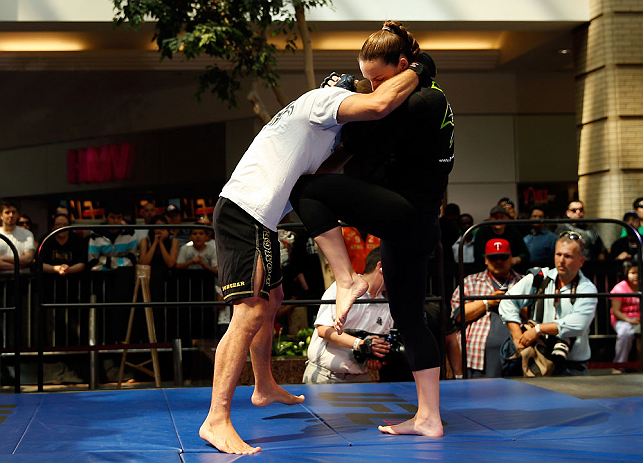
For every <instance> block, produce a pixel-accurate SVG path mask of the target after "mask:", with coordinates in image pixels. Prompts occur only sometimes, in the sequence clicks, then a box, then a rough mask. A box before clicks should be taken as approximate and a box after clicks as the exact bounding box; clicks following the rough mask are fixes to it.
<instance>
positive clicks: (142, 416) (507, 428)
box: [0, 379, 643, 463]
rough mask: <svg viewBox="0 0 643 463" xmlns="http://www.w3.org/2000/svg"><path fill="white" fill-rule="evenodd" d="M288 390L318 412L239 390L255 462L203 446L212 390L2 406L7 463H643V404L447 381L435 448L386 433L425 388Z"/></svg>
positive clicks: (55, 398)
mask: <svg viewBox="0 0 643 463" xmlns="http://www.w3.org/2000/svg"><path fill="white" fill-rule="evenodd" d="M286 388H287V389H288V390H289V391H290V392H292V393H293V394H305V395H306V401H305V402H304V403H303V404H300V405H293V406H290V407H289V406H285V405H281V404H273V405H269V406H267V407H263V408H259V407H255V406H253V405H252V404H251V403H250V397H251V394H252V390H253V389H252V387H240V388H238V389H237V391H236V394H235V396H234V402H233V414H232V420H233V423H234V425H235V427H236V429H237V431H238V432H239V434H240V435H241V437H242V438H243V439H244V440H246V442H248V443H249V444H250V445H254V446H260V447H261V448H262V450H263V451H262V452H261V453H260V454H257V455H252V456H245V457H239V456H234V455H225V454H221V453H219V452H218V451H217V450H216V449H214V448H213V447H212V446H210V445H209V444H207V443H206V442H204V441H203V440H201V439H200V438H199V436H198V429H199V427H200V425H201V423H202V421H203V419H204V418H205V416H206V414H207V411H208V407H209V403H210V389H209V388H190V389H168V390H160V389H153V390H128V391H101V392H79V393H57V394H32V395H31V394H22V395H0V436H2V439H0V461H2V462H5V461H6V462H7V463H15V462H27V461H29V462H34V461H35V462H37V463H49V462H51V463H53V462H56V463H58V462H60V461H64V462H65V463H75V462H115V461H127V462H134V463H139V462H140V463H147V462H158V463H166V462H180V461H182V462H185V463H196V462H199V463H201V462H203V463H205V462H208V463H209V462H228V461H237V460H238V459H241V458H252V459H253V461H254V462H264V461H265V462H273V461H274V462H277V461H279V462H284V461H298V462H304V463H305V462H321V461H331V460H333V461H336V460H337V459H338V458H339V459H346V460H349V461H354V462H362V461H363V462H367V461H368V462H374V461H415V460H418V461H419V460H422V461H433V460H435V461H437V460H440V461H447V462H448V461H471V460H475V461H494V462H503V461H507V462H512V463H513V462H515V460H516V459H524V457H525V455H528V457H529V459H530V460H532V459H538V460H539V461H543V462H549V461H552V462H553V461H561V460H563V459H567V460H572V461H578V460H585V461H643V398H630V399H600V400H581V399H577V398H574V397H570V396H567V395H565V394H560V393H557V392H553V391H550V390H547V389H543V388H540V387H537V386H533V385H529V384H525V383H522V382H518V381H511V380H503V379H480V380H466V381H445V382H442V383H441V385H440V394H441V415H442V419H443V422H444V425H445V426H444V430H445V436H444V437H443V438H439V439H434V438H426V437H420V436H389V435H385V434H382V433H380V432H379V431H378V430H377V426H378V425H380V424H391V423H396V422H400V421H403V420H406V419H408V418H410V417H411V416H413V413H414V412H415V410H416V397H415V386H414V384H413V383H390V384H334V385H314V386H313V385H310V386H309V385H295V386H287V387H286ZM642 394H643V391H642Z"/></svg>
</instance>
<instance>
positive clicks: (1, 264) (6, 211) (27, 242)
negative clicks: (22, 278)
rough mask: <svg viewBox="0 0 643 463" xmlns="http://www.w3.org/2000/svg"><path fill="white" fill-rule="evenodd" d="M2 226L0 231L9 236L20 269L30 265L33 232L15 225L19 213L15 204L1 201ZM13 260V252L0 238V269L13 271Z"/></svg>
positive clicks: (34, 248)
mask: <svg viewBox="0 0 643 463" xmlns="http://www.w3.org/2000/svg"><path fill="white" fill-rule="evenodd" d="M1 207H2V213H1V214H2V228H0V233H2V234H3V235H4V236H6V237H7V238H9V240H10V241H11V243H13V245H14V246H15V247H16V250H17V251H18V258H19V261H20V269H21V271H23V270H24V271H26V267H28V266H29V265H31V263H32V262H33V260H34V257H35V255H36V247H35V246H34V238H33V233H31V232H30V231H29V230H27V229H26V228H22V227H18V226H16V224H17V222H18V217H20V213H19V212H18V208H17V207H16V205H15V204H13V203H11V202H9V201H5V202H3V203H2V206H1ZM14 269H15V261H14V256H13V252H12V251H11V248H9V245H7V243H6V242H5V241H4V240H0V271H13V270H14Z"/></svg>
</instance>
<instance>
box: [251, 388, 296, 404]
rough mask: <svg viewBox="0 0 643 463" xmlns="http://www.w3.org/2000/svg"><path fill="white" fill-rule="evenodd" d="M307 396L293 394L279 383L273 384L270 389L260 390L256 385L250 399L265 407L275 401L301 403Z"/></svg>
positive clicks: (253, 402)
mask: <svg viewBox="0 0 643 463" xmlns="http://www.w3.org/2000/svg"><path fill="white" fill-rule="evenodd" d="M304 400H306V397H305V396H303V395H292V394H291V393H290V392H288V391H286V390H285V389H284V388H283V387H281V386H279V385H278V384H273V385H272V386H271V387H270V389H262V390H261V391H259V390H258V389H257V387H256V386H255V390H254V392H253V393H252V397H251V398H250V401H251V402H252V404H253V405H256V406H257V407H265V406H266V405H270V404H271V403H273V402H277V403H280V404H286V405H295V404H300V403H302V402H303V401H304Z"/></svg>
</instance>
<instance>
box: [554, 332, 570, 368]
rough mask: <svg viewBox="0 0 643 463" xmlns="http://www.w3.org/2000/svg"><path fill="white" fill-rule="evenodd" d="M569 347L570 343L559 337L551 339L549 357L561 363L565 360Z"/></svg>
mask: <svg viewBox="0 0 643 463" xmlns="http://www.w3.org/2000/svg"><path fill="white" fill-rule="evenodd" d="M570 349H571V343H570V342H568V341H566V340H565V339H561V338H554V339H553V340H552V348H551V359H552V360H553V361H554V363H563V362H564V361H566V360H567V354H569V350H570Z"/></svg>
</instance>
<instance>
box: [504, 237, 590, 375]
mask: <svg viewBox="0 0 643 463" xmlns="http://www.w3.org/2000/svg"><path fill="white" fill-rule="evenodd" d="M584 262H585V242H584V241H583V239H582V237H581V236H580V235H579V234H578V233H576V232H574V231H564V232H562V233H561V234H560V235H559V237H558V240H557V241H556V253H555V255H554V264H555V268H552V269H548V268H543V269H542V272H543V274H544V276H545V278H546V280H545V281H546V282H547V284H546V287H545V288H544V294H595V293H596V292H597V291H596V286H594V284H593V283H592V282H591V281H589V279H587V278H586V277H585V275H583V272H581V270H580V268H581V267H582V266H583V263H584ZM534 277H535V275H534V274H528V275H527V276H525V277H524V278H523V279H522V280H520V281H519V282H518V283H517V284H516V285H515V286H514V287H513V288H511V289H510V290H509V291H508V292H507V294H511V295H518V294H524V295H525V296H528V295H529V294H533V293H534V292H536V290H537V288H535V287H534V284H533V280H534ZM530 302H531V301H530V300H529V299H528V298H527V299H505V300H503V301H501V302H500V306H499V313H500V316H501V317H502V319H503V321H504V322H505V323H506V324H507V327H508V328H509V331H510V333H511V336H512V338H513V341H514V343H515V345H516V347H517V348H518V350H521V349H523V348H525V347H527V346H530V345H532V344H534V343H535V342H536V341H537V340H538V338H539V337H541V336H546V337H547V338H548V340H550V341H551V340H552V339H551V338H552V337H555V338H557V339H553V341H554V342H549V343H548V344H549V345H552V346H554V351H555V352H552V353H553V354H554V355H553V356H552V355H551V354H550V356H551V357H552V359H553V358H555V357H556V356H558V357H557V358H558V359H559V360H558V361H555V363H556V368H555V370H554V373H553V374H554V375H562V376H576V375H586V374H587V361H588V360H589V358H590V357H591V351H590V347H589V335H588V332H589V325H590V324H591V323H592V320H593V319H594V313H595V311H596V304H597V302H598V300H597V299H596V298H587V297H581V298H551V299H545V300H544V312H543V318H542V321H541V322H539V323H536V324H532V325H533V326H530V327H529V328H527V329H526V330H525V331H524V332H523V331H522V329H521V319H520V309H521V308H522V307H525V306H528V305H529V303H530ZM566 344H567V346H566Z"/></svg>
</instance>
